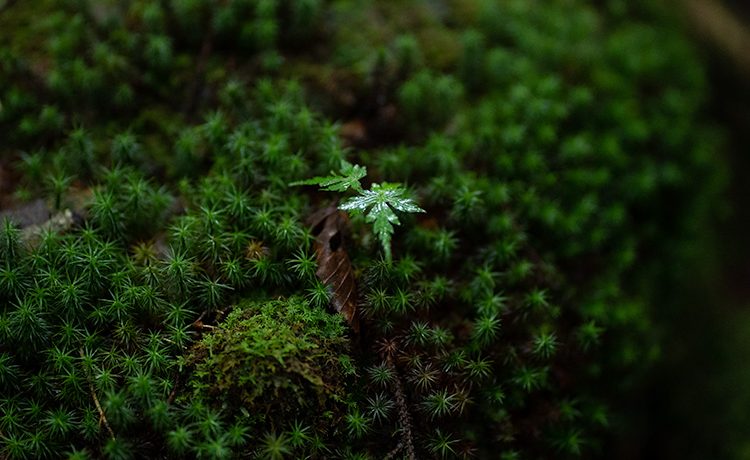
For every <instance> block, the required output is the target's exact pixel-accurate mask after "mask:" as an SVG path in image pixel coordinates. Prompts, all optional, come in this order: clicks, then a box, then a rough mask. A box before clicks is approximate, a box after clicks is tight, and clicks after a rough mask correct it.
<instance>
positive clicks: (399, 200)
mask: <svg viewBox="0 0 750 460" xmlns="http://www.w3.org/2000/svg"><path fill="white" fill-rule="evenodd" d="M366 175H367V168H365V167H364V166H359V165H354V164H351V163H349V162H347V161H344V160H342V161H341V170H340V172H339V173H338V174H336V173H335V172H333V171H331V175H330V176H326V177H322V176H319V177H313V178H312V179H308V180H304V181H297V182H292V183H291V184H290V185H292V186H297V185H318V186H320V189H321V190H324V191H327V192H346V191H347V190H349V189H350V188H351V189H353V190H354V191H355V192H356V193H357V195H356V196H353V197H350V198H347V199H346V200H344V201H343V202H342V203H341V204H339V209H340V210H342V211H349V212H350V213H353V214H356V213H361V214H364V216H365V221H366V222H368V223H370V224H372V226H373V230H374V231H375V234H376V235H377V237H378V240H379V241H380V245H381V246H382V248H383V253H384V254H385V260H386V261H387V262H389V263H390V262H391V260H392V256H391V238H392V236H393V233H394V231H395V229H394V225H400V224H401V222H400V221H399V220H398V216H397V215H396V213H395V212H394V211H400V212H408V213H418V212H425V210H424V209H422V208H420V207H419V206H418V205H417V204H416V203H415V202H414V200H413V199H411V198H409V196H408V191H407V190H406V188H405V187H404V186H403V185H401V184H398V183H388V182H381V183H375V184H372V186H371V187H370V189H369V190H365V189H364V188H362V184H361V183H360V180H361V179H363V178H364V177H365V176H366Z"/></svg>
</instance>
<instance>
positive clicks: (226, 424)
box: [0, 0, 721, 460]
mask: <svg viewBox="0 0 750 460" xmlns="http://www.w3.org/2000/svg"><path fill="white" fill-rule="evenodd" d="M0 8H2V9H1V10H0V104H2V106H1V108H0V133H2V145H0V166H1V167H2V169H0V173H2V181H1V182H2V184H1V185H0V189H1V190H0V202H1V203H2V207H3V209H12V210H15V211H12V212H5V214H4V215H5V218H4V219H3V221H2V225H1V228H0V457H2V458H8V459H23V458H58V457H61V456H62V457H63V458H71V459H85V458H108V459H128V458H206V459H223V458H240V457H248V456H249V457H250V458H254V457H257V458H270V459H279V458H345V459H366V458H474V457H476V458H498V456H499V457H500V458H502V459H504V460H512V459H527V458H528V459H532V458H567V457H597V456H602V455H605V452H606V451H605V449H606V447H607V441H608V440H609V439H610V438H611V436H612V432H613V431H616V430H617V429H618V427H619V426H621V424H623V423H626V420H625V419H624V418H623V417H622V415H621V407H619V406H618V397H619V396H618V395H621V394H623V393H624V392H627V391H628V389H629V388H631V386H632V385H633V384H634V382H637V381H638V378H639V376H640V375H641V374H642V372H643V371H644V369H646V368H647V367H648V365H649V364H650V363H651V362H653V360H654V359H656V357H657V356H658V353H659V341H658V333H657V332H658V331H656V330H655V329H654V328H653V327H652V324H651V323H650V319H649V318H650V313H649V310H650V309H652V308H658V306H656V305H652V304H651V302H650V301H651V299H652V298H653V297H652V293H653V288H654V284H657V283H658V281H659V279H658V276H657V274H658V273H660V272H661V270H664V269H665V268H668V267H669V265H670V264H679V263H680V260H681V259H680V257H681V254H682V252H683V251H682V248H683V247H684V242H685V241H688V240H689V238H690V235H691V234H692V233H693V232H695V231H696V228H697V227H698V226H699V225H700V223H701V222H702V219H703V218H704V217H705V216H707V215H708V214H709V213H710V212H711V211H712V209H713V203H714V202H715V201H714V199H715V196H716V193H717V191H718V190H719V188H720V183H721V174H720V171H717V168H716V166H715V164H714V163H713V162H712V155H713V153H714V151H715V149H716V146H717V145H718V142H719V137H718V135H717V133H716V132H715V131H714V130H713V129H712V128H711V127H710V126H709V125H708V124H707V123H705V121H704V120H703V119H702V113H701V107H702V102H703V98H704V95H705V82H704V76H703V73H702V70H701V69H702V67H701V63H700V61H699V60H698V59H697V57H696V56H695V54H694V52H693V50H692V49H691V48H690V45H689V43H688V42H687V41H686V40H685V39H684V38H683V36H682V35H681V34H680V32H679V30H678V29H677V28H676V27H675V26H674V25H673V24H671V22H670V19H669V17H668V16H666V15H665V14H664V12H663V11H661V10H660V9H659V8H658V7H655V6H654V2H649V1H644V2H622V1H597V2H583V1H573V0H570V1H562V0H561V1H551V2H536V1H528V0H520V1H507V2H494V1H485V0H447V1H426V0H423V1H418V0H410V1H383V2H366V1H358V0H354V1H325V0H296V1H287V0H227V1H208V0H164V1H146V0H136V1H132V2H119V1H97V2H94V1H87V0H65V1H47V0H37V1H33V2H12V1H11V2H9V1H6V2H0ZM654 43H658V44H659V47H658V48H657V47H654V46H653V45H654ZM319 188H322V189H323V190H319ZM39 207H41V208H42V210H43V211H42V214H43V215H44V218H41V219H40V218H35V216H34V215H32V214H33V213H32V212H31V210H33V209H36V210H38V209H39ZM336 207H338V209H340V210H341V211H349V213H348V215H347V214H345V213H343V212H341V213H339V212H338V211H336ZM321 209H324V210H325V209H329V210H328V211H327V212H326V213H325V215H323V216H322V217H319V219H318V220H317V221H315V220H314V219H313V220H311V216H315V215H316V212H318V211H320V210H321ZM316 224H317V225H316ZM321 227H322V228H324V230H321ZM326 229H327V230H326ZM326 251H328V255H329V256H330V255H331V254H334V255H335V254H338V256H336V257H330V258H328V259H322V258H321V254H324V253H326ZM342 254H343V255H345V256H346V257H344V256H343V255H342ZM330 260H335V261H338V263H339V265H337V266H336V267H332V268H331V267H328V265H330V263H331V262H329V261H330ZM323 261H325V263H324V262H323ZM321 273H323V274H324V275H321ZM344 285H345V286H346V287H347V289H348V290H347V292H346V296H345V297H344V298H343V299H342V292H341V289H342V286H344ZM332 305H334V306H335V307H336V308H332V307H331V306H332ZM337 310H340V311H342V313H345V314H339V313H337Z"/></svg>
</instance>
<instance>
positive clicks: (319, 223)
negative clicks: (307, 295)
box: [308, 206, 359, 332]
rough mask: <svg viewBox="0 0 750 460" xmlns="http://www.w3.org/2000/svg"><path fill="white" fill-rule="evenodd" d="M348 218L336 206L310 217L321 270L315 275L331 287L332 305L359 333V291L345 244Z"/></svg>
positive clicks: (329, 288)
mask: <svg viewBox="0 0 750 460" xmlns="http://www.w3.org/2000/svg"><path fill="white" fill-rule="evenodd" d="M348 222H349V218H348V217H347V215H346V213H344V212H342V211H339V210H338V209H337V208H336V207H335V206H329V207H327V208H324V209H321V210H319V211H317V212H315V213H314V214H313V215H312V216H310V218H309V219H308V223H309V224H310V227H311V228H312V234H313V236H314V237H315V256H316V258H317V261H318V270H317V271H316V272H315V275H316V276H317V277H318V279H319V280H320V281H321V282H323V284H325V285H326V286H327V287H328V290H329V293H330V297H331V305H332V306H333V308H334V309H335V310H336V311H337V312H339V313H341V314H342V315H344V318H346V321H347V322H348V323H349V325H350V326H351V328H352V329H353V330H354V331H355V332H359V320H358V318H357V310H356V305H357V302H356V300H357V299H356V297H357V290H356V284H355V282H354V273H353V271H352V264H351V261H350V260H349V255H348V254H347V252H346V250H345V249H344V246H343V231H344V229H345V228H346V225H347V223H348Z"/></svg>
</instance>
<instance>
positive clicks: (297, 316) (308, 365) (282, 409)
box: [185, 297, 351, 427]
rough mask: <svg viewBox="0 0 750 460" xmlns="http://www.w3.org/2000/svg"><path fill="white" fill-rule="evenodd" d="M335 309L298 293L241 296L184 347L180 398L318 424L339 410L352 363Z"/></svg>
mask: <svg viewBox="0 0 750 460" xmlns="http://www.w3.org/2000/svg"><path fill="white" fill-rule="evenodd" d="M346 332H347V329H346V326H345V324H344V322H343V318H342V317H341V316H340V315H334V314H331V313H328V312H326V311H324V310H323V309H321V308H320V307H315V306H311V305H309V304H308V303H307V302H306V301H304V300H303V299H301V298H299V297H291V298H289V299H280V300H273V301H264V302H258V301H244V302H240V303H239V304H238V305H237V306H236V307H234V309H233V310H232V312H231V313H230V314H229V315H228V316H227V318H226V319H225V320H224V321H222V322H221V324H220V325H219V326H218V327H217V328H216V330H214V331H211V332H210V333H207V334H206V335H205V336H204V337H203V338H202V339H201V340H200V341H198V342H197V343H196V344H195V345H193V347H192V348H191V350H190V352H189V355H188V358H187V362H188V364H189V365H190V366H193V370H192V372H191V373H190V375H191V377H190V380H189V381H188V382H187V387H188V389H189V392H188V393H187V394H186V395H185V397H186V398H190V399H193V398H195V399H198V400H202V401H206V403H207V404H211V405H217V406H218V407H222V408H225V409H226V410H227V411H228V412H229V413H233V414H235V415H236V414H237V413H238V411H239V412H242V413H249V414H253V417H262V418H264V419H265V423H266V424H270V426H271V427H283V426H286V425H287V424H288V421H289V420H300V421H305V422H306V423H309V424H313V425H319V424H321V423H332V422H333V421H334V419H338V418H340V416H341V412H342V410H343V409H345V407H344V402H345V399H346V394H347V393H346V391H345V386H344V385H345V382H346V379H347V374H350V373H351V368H348V367H347V366H345V365H344V361H345V360H349V359H350V358H349V355H348V353H349V347H350V343H349V340H348V339H347V338H346Z"/></svg>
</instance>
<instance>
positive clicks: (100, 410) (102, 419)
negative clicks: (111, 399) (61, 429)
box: [78, 348, 115, 439]
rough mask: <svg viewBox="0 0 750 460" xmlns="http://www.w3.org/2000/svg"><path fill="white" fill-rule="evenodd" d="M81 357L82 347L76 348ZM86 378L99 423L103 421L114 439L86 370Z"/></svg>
mask: <svg viewBox="0 0 750 460" xmlns="http://www.w3.org/2000/svg"><path fill="white" fill-rule="evenodd" d="M78 351H79V353H80V355H81V358H83V357H84V356H83V348H81V349H80V350H78ZM86 380H87V381H88V384H89V391H90V392H91V398H92V399H93V400H94V405H95V406H96V410H97V411H98V412H99V423H100V424H101V423H104V426H105V427H106V428H107V431H109V435H110V436H111V437H112V439H115V432H114V431H112V427H111V426H109V422H108V421H107V416H106V415H104V410H103V409H102V405H101V404H99V398H97V397H96V391H95V390H94V384H93V383H92V382H91V376H90V375H89V373H88V371H87V372H86Z"/></svg>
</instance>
